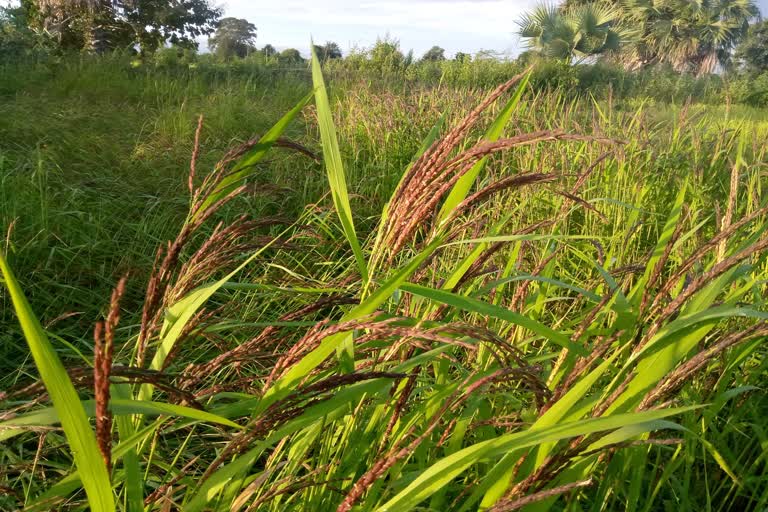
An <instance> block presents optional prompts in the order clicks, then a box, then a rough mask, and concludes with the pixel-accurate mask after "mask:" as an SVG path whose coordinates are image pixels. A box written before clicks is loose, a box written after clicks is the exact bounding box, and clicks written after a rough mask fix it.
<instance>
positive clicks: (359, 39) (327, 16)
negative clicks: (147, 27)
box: [220, 0, 768, 56]
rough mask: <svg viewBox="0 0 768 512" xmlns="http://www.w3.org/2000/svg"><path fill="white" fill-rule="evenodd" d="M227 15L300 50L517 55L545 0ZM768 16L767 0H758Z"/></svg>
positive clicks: (330, 2)
mask: <svg viewBox="0 0 768 512" xmlns="http://www.w3.org/2000/svg"><path fill="white" fill-rule="evenodd" d="M220 1H221V5H223V7H224V9H225V16H233V17H236V18H245V19H247V20H248V21H250V22H251V23H253V24H254V25H256V27H257V28H258V41H257V45H258V46H259V47H261V46H263V45H265V44H267V43H269V44H271V45H273V46H275V47H277V48H279V49H283V48H288V47H293V48H298V49H299V50H301V51H302V53H304V52H306V51H307V50H308V49H309V38H310V36H312V37H313V38H314V40H315V43H323V42H325V41H329V40H330V41H335V42H337V43H338V44H339V46H341V49H342V51H343V52H344V54H345V55H346V53H347V52H348V50H349V49H350V48H352V47H369V46H371V45H372V44H373V43H375V42H376V37H377V36H384V35H385V34H387V33H389V34H390V35H391V36H392V37H394V38H396V39H399V40H400V45H401V47H402V48H403V50H405V51H407V50H409V49H411V48H412V49H413V50H414V51H415V53H416V55H417V56H420V55H421V54H423V53H424V52H425V51H426V50H428V49H429V48H431V47H432V45H435V44H436V45H438V46H441V47H442V48H445V50H446V53H447V54H448V55H449V56H450V55H453V54H454V53H455V52H457V51H463V52H468V53H475V52H478V51H480V50H495V51H498V52H505V53H511V54H513V55H514V54H517V53H519V51H520V46H521V45H520V38H519V37H518V36H517V34H516V31H517V25H516V24H515V22H516V21H517V20H519V19H520V15H521V14H522V13H523V12H525V11H526V10H528V9H530V8H531V7H532V6H533V5H536V4H537V3H540V1H541V0H357V1H355V0H324V1H321V2H320V1H316V0H273V1H271V2H259V1H256V0H220ZM756 3H757V4H758V5H759V6H760V9H761V10H762V12H763V13H765V14H768V0H757V2H756Z"/></svg>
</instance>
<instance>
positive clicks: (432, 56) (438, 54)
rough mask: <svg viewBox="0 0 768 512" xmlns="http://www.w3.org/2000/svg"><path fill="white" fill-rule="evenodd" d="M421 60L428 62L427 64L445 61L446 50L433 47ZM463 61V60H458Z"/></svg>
mask: <svg viewBox="0 0 768 512" xmlns="http://www.w3.org/2000/svg"><path fill="white" fill-rule="evenodd" d="M421 60H424V61H427V62H439V61H443V60H445V50H443V49H442V48H440V47H439V46H433V47H432V48H430V49H429V50H427V51H426V53H424V55H423V56H422V57H421ZM457 60H461V61H463V60H464V58H462V59H457Z"/></svg>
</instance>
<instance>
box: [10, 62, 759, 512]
mask: <svg viewBox="0 0 768 512" xmlns="http://www.w3.org/2000/svg"><path fill="white" fill-rule="evenodd" d="M472 66H478V67H474V68H473V67H472ZM479 66H480V64H466V69H467V70H468V71H467V73H468V75H467V76H472V75H471V73H477V74H476V75H474V76H475V79H473V80H464V79H462V78H461V75H460V74H457V75H455V76H456V78H455V79H453V80H449V79H447V78H445V76H443V75H441V76H442V77H443V79H442V80H440V79H438V80H430V79H428V77H427V76H421V77H419V76H417V77H404V76H402V75H396V74H393V75H388V76H382V75H381V74H379V75H378V76H376V75H375V74H371V73H366V72H365V70H350V69H349V68H341V67H340V66H336V67H334V66H333V65H330V64H329V65H328V66H326V67H325V69H324V70H323V69H322V67H321V66H320V62H319V61H317V60H315V61H314V62H313V63H312V65H311V66H304V67H303V68H302V67H300V66H293V67H291V68H290V69H289V68H285V67H280V66H261V65H253V66H250V67H249V66H245V65H244V66H242V67H241V68H237V67H211V68H206V67H204V66H200V67H187V66H181V67H174V66H171V67H153V66H151V65H147V64H141V65H137V64H136V63H135V62H132V61H131V59H129V58H126V57H123V56H119V55H118V56H114V57H101V58H97V57H93V58H88V57H77V58H65V59H61V60H59V61H57V62H55V63H45V62H43V63H34V64H32V63H27V62H24V63H15V64H8V65H6V66H5V67H4V68H3V72H2V74H0V226H2V227H3V229H5V230H6V231H5V233H4V237H3V254H5V259H4V260H3V268H2V270H3V275H4V283H5V285H6V287H7V291H8V292H7V293H6V290H5V289H4V290H3V292H2V294H0V301H2V309H0V321H1V322H2V325H3V329H2V331H0V354H2V365H3V371H2V375H1V376H0V382H1V383H2V384H0V389H2V390H3V391H2V392H0V402H1V403H2V409H0V439H1V440H2V444H1V445H0V467H1V468H2V470H0V490H2V493H0V509H3V510H6V509H8V510H14V509H17V508H24V509H25V510H26V509H30V510H51V509H61V510H79V509H82V508H83V507H85V506H86V505H87V506H90V507H91V508H92V509H97V508H98V507H102V508H99V509H103V510H110V507H113V508H114V506H115V505H114V504H115V503H117V506H118V508H120V509H124V510H131V511H133V510H145V509H146V510H176V509H181V510H274V511H279V510H342V511H347V510H361V511H362V510H366V511H367V510H414V509H416V510H477V509H479V508H480V509H482V510H495V511H501V510H515V509H518V508H521V507H526V510H534V509H536V510H548V509H551V510H563V509H567V510H624V509H627V510H672V509H674V510H677V509H682V510H694V509H701V510H705V509H706V510H760V509H762V508H764V507H765V506H767V505H768V477H766V474H768V472H766V462H767V461H766V459H765V453H766V443H768V437H766V431H765V420H764V418H765V417H766V413H768V400H767V399H766V397H765V393H764V391H763V390H761V389H760V386H762V385H763V383H764V382H765V378H766V371H767V370H766V350H765V345H764V342H765V339H766V336H768V327H767V326H766V319H768V309H766V297H767V296H768V293H767V292H768V261H767V260H766V254H768V250H767V249H768V239H767V238H766V234H765V229H766V227H767V226H768V204H766V199H765V196H766V191H765V187H766V184H768V166H767V163H768V145H766V143H765V141H766V140H767V139H768V116H766V114H765V109H761V108H759V107H753V106H749V105H744V104H730V103H729V102H727V101H720V102H718V101H710V102H708V103H707V104H704V103H700V102H695V101H693V102H690V101H688V100H687V98H686V97H685V95H684V94H683V95H681V98H664V99H659V98H650V97H644V96H643V95H642V94H638V93H636V92H632V93H631V94H630V93H629V92H627V93H626V94H620V93H619V92H616V93H614V89H613V88H604V89H602V90H601V91H600V93H599V94H598V93H595V94H591V91H590V90H578V88H565V87H558V86H554V87H553V86H552V83H551V82H549V83H547V82H546V81H545V80H544V79H543V78H542V77H541V72H540V71H537V70H534V71H528V70H527V68H526V67H524V66H517V67H516V68H513V67H512V66H505V65H502V64H499V65H498V67H497V68H494V69H496V71H497V73H498V74H497V75H488V74H487V71H483V70H482V69H480V67H479ZM457 70H458V67H457ZM323 71H324V72H323ZM482 73H486V74H482ZM537 73H538V74H537ZM480 74H482V76H484V77H489V78H487V80H485V79H484V80H479V79H477V76H480ZM6 260H7V261H6ZM41 379H42V381H41ZM56 383H57V384H56ZM65 411H70V413H68V414H67V413H65ZM91 427H93V428H91ZM74 438H78V439H76V440H75V439H74ZM105 446H106V449H105ZM70 447H73V449H70ZM74 447H78V448H79V449H77V450H76V449H74ZM105 454H109V455H108V456H107V455H105ZM110 487H111V488H112V490H113V491H114V492H110ZM99 504H100V505H99ZM113 508H112V509H113Z"/></svg>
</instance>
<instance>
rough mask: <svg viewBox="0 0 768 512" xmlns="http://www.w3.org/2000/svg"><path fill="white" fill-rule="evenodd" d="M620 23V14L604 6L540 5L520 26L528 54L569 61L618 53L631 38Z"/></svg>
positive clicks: (607, 5) (575, 4)
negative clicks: (530, 52) (533, 53)
mask: <svg viewBox="0 0 768 512" xmlns="http://www.w3.org/2000/svg"><path fill="white" fill-rule="evenodd" d="M620 21H621V11H620V10H619V9H617V8H616V7H613V6H611V5H609V4H607V3H597V2H589V3H571V4H570V5H568V6H567V7H565V8H560V7H558V6H556V5H554V4H542V5H539V6H538V7H536V8H534V9H533V11H531V12H529V13H527V14H526V15H525V16H524V17H523V19H522V20H521V21H520V22H519V26H520V35H521V36H522V37H523V38H524V39H525V40H526V44H527V46H528V48H529V49H530V50H531V51H534V52H537V53H539V54H540V55H542V56H544V57H548V58H552V59H557V60H563V61H571V60H573V59H586V58H589V57H595V56H598V55H603V54H608V53H611V52H616V51H618V50H619V49H620V48H621V46H622V44H623V43H624V42H625V41H627V40H628V39H629V37H630V34H631V33H630V31H629V30H628V29H627V28H625V27H624V26H623V25H622V23H621V22H620Z"/></svg>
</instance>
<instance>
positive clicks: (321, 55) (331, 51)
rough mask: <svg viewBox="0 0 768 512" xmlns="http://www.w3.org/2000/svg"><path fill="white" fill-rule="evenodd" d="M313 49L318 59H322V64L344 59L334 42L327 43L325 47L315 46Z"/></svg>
mask: <svg viewBox="0 0 768 512" xmlns="http://www.w3.org/2000/svg"><path fill="white" fill-rule="evenodd" d="M312 49H313V51H314V52H315V55H317V58H318V59H320V62H326V61H329V60H333V59H340V58H341V57H342V55H341V48H339V45H338V44H336V43H334V42H333V41H327V42H326V43H325V44H324V45H313V46H312Z"/></svg>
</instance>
